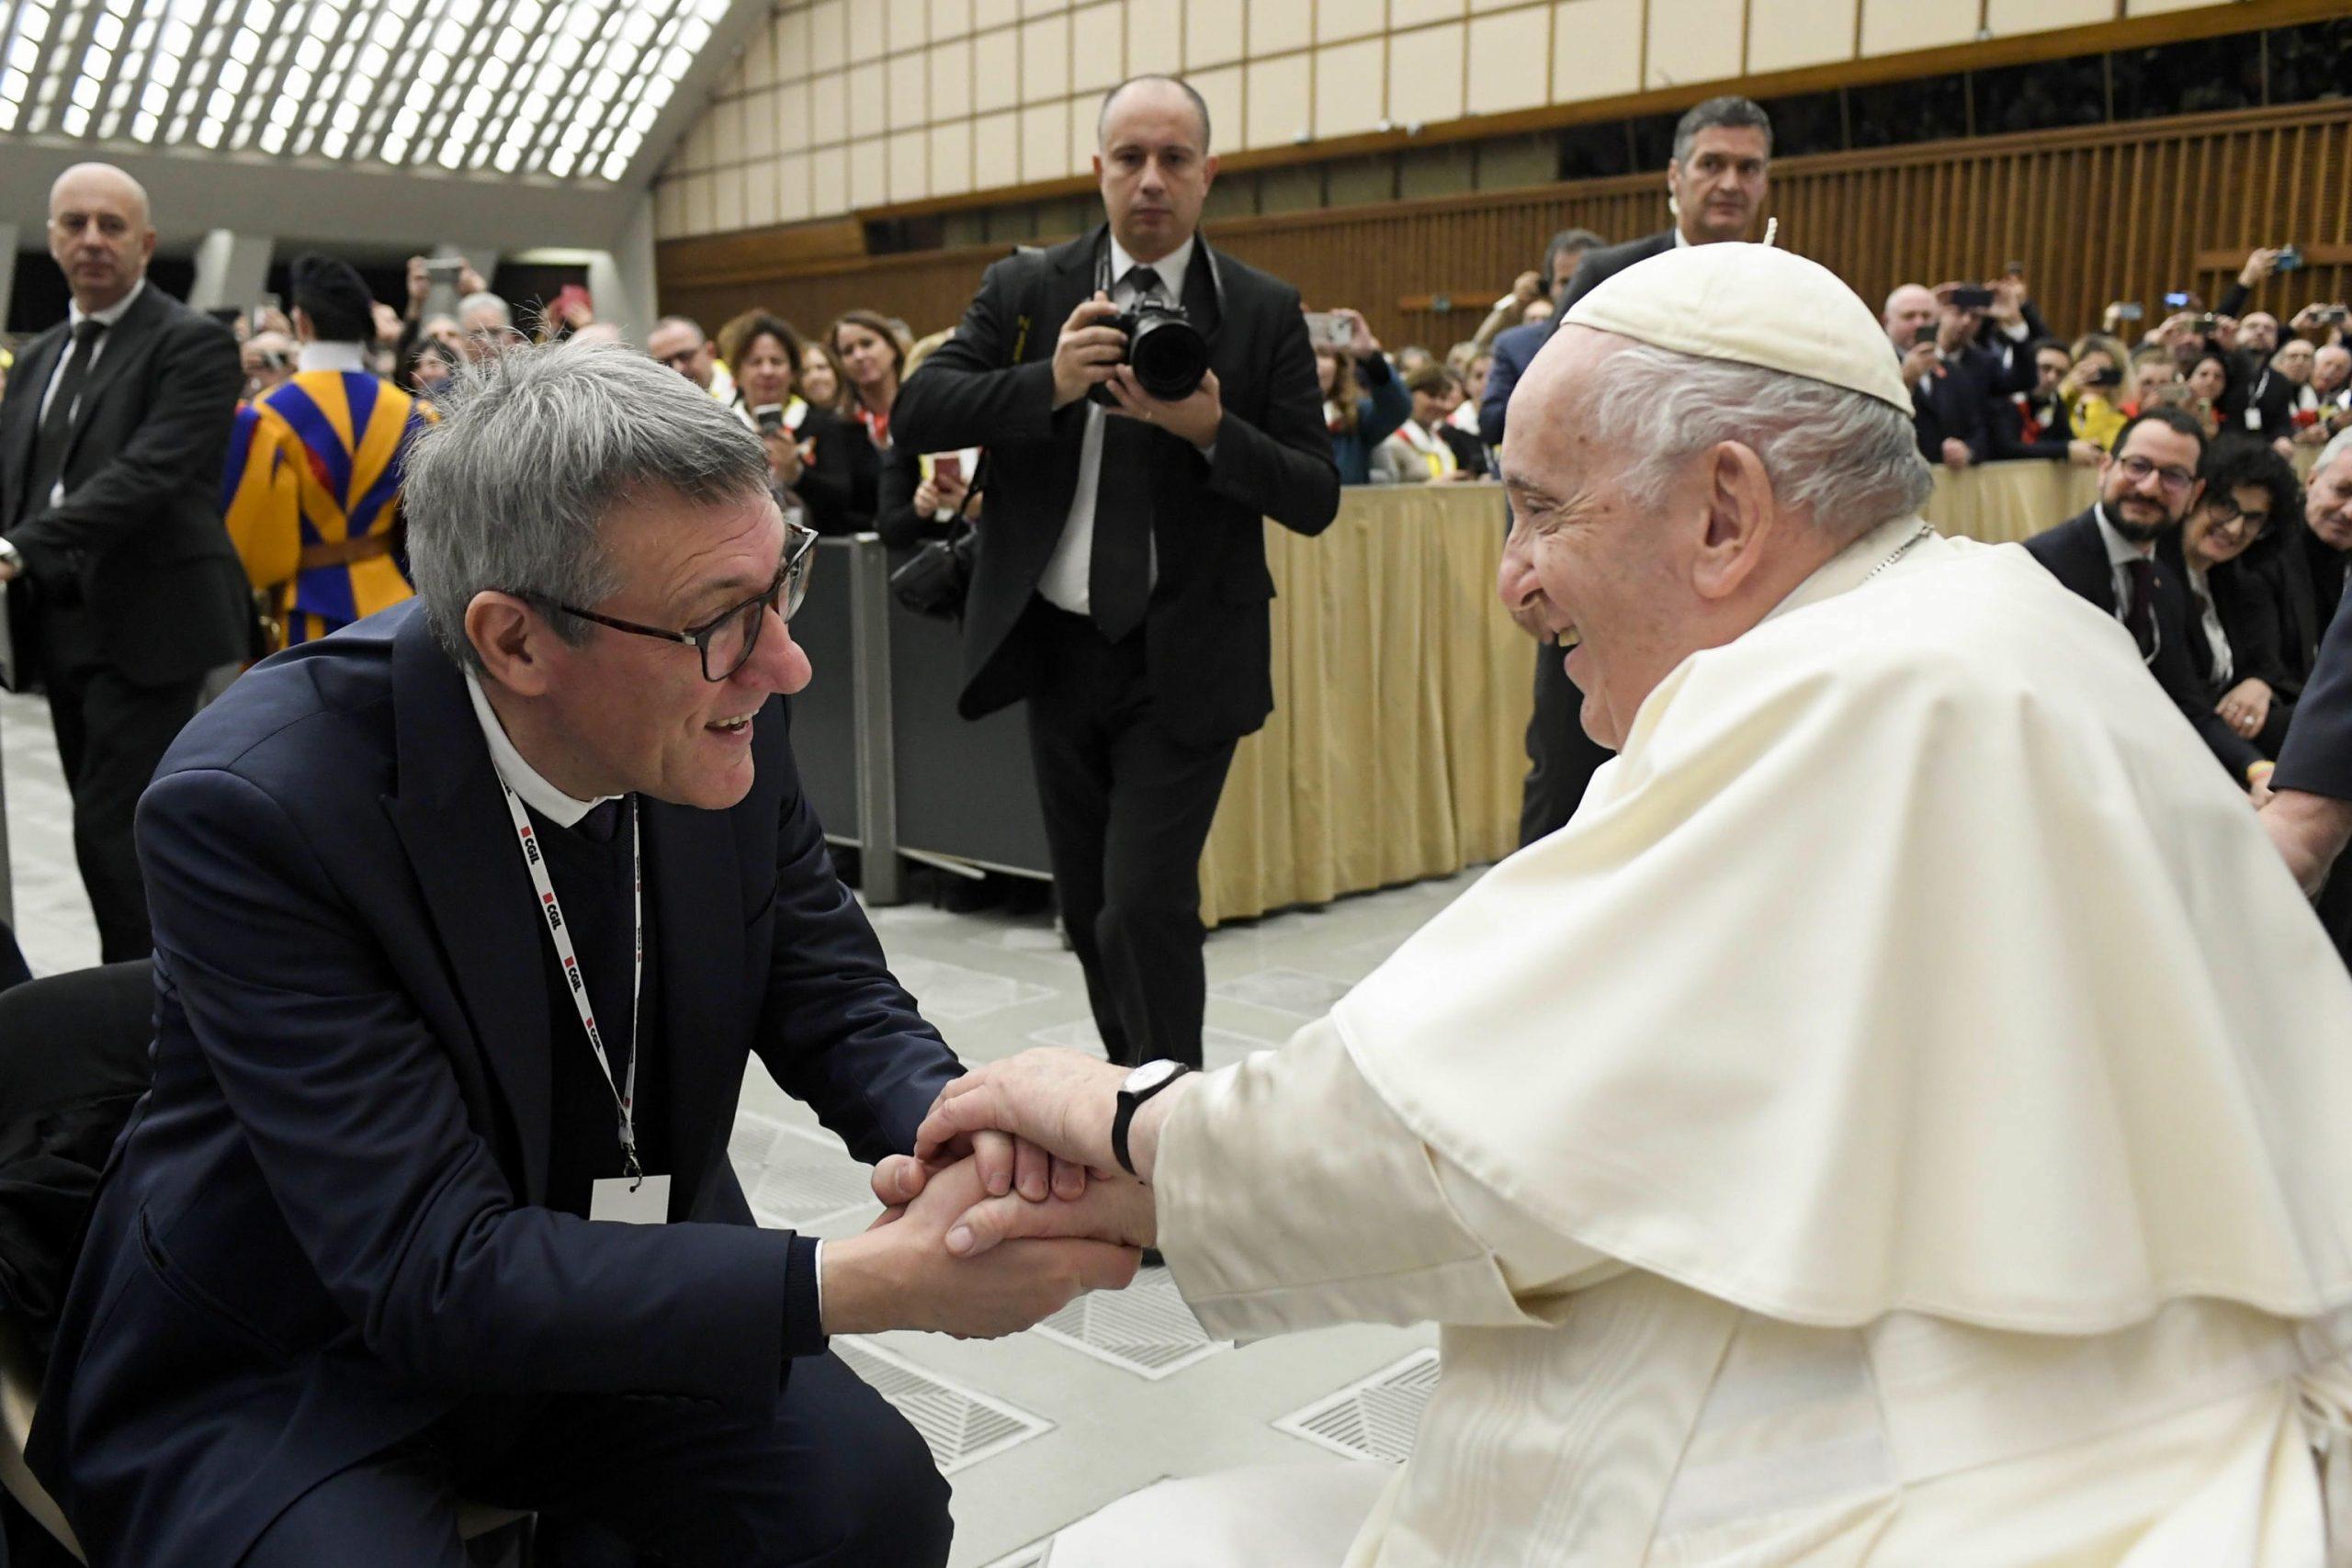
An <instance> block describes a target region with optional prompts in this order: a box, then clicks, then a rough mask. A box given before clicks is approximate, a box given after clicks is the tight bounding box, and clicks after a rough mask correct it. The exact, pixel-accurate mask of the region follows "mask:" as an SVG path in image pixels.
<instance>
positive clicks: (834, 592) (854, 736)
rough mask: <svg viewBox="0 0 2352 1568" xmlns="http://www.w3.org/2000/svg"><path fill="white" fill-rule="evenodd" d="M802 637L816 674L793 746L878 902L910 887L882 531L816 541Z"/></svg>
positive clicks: (822, 813) (834, 834)
mask: <svg viewBox="0 0 2352 1568" xmlns="http://www.w3.org/2000/svg"><path fill="white" fill-rule="evenodd" d="M817 549H818V557H817V560H818V566H817V573H816V576H815V579H814V580H813V581H812V582H811V583H810V585H809V598H808V601H807V603H805V604H802V605H801V606H800V609H799V611H798V613H797V614H796V615H794V616H793V617H792V636H793V640H794V641H796V642H797V643H799V644H800V646H801V648H802V649H804V650H805V651H806V652H807V653H808V655H809V664H810V665H811V666H812V667H813V668H814V669H815V671H816V676H815V678H814V679H813V680H811V681H810V682H809V686H808V689H807V690H805V691H803V692H801V693H800V694H798V695H797V696H795V697H794V698H793V699H792V755H793V761H794V762H795V764H796V765H797V767H798V768H799V770H800V785H801V789H802V791H803V792H804V793H805V794H806V795H808V797H809V806H810V807H811V808H812V809H814V810H815V811H816V813H817V819H818V820H819V821H820V822H821V823H823V824H824V826H825V839H826V841H827V842H829V843H834V844H842V845H846V846H849V847H851V848H854V849H855V850H857V851H858V852H859V869H860V875H859V882H860V885H861V887H862V890H863V891H864V893H865V898H866V901H867V902H868V903H870V904H895V903H898V902H899V900H900V899H901V898H902V897H905V894H904V890H903V878H902V875H901V868H900V866H899V841H898V812H897V805H896V801H895V798H894V796H893V794H892V789H891V767H892V764H891V755H892V745H891V723H892V720H891V712H890V630H889V605H890V594H889V575H890V573H889V563H888V557H887V555H886V553H885V552H884V550H883V547H882V540H881V538H880V536H878V535H874V534H857V535H852V536H847V537H829V538H823V539H820V540H818V541H817Z"/></svg>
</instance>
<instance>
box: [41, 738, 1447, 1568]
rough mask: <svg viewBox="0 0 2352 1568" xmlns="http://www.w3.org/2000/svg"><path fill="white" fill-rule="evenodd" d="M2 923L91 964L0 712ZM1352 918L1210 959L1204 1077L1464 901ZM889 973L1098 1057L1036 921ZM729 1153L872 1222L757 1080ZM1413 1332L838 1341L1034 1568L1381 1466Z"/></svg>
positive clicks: (991, 1037)
mask: <svg viewBox="0 0 2352 1568" xmlns="http://www.w3.org/2000/svg"><path fill="white" fill-rule="evenodd" d="M0 750H4V752H5V760H6V790H7V795H6V803H7V816H8V829H9V834H10V840H11V848H12V852H13V854H12V859H13V863H14V870H15V892H16V908H17V930H18V934H19V937H20V939H21V941H22V942H23V943H24V946H25V950H26V953H27V956H28V958H29V959H30V960H31V962H32V965H33V968H34V970H35V972H36V973H50V972H53V971H55V970H59V969H63V968H71V967H75V966H78V965H81V964H88V963H92V962H95V961H96V953H97V942H96V933H95V931H94V930H93V928H92V927H91V924H90V917H89V908H88V906H87V904H86V903H85V901H84V899H83V897H82V891H81V885H80V882H79V880H78V877H77V876H76V874H75V872H74V858H73V851H72V840H71V833H70V822H71V818H70V813H69V811H68V808H67V804H66V798H65V791H64V787H63V784H62V779H61V778H60V776H59V774H58V771H57V761H56V754H55V750H54V747H53V746H52V744H51V739H50V733H49V724H48V716H47V715H46V713H45V712H43V711H42V709H41V705H40V702H39V701H38V700H36V699H28V698H21V697H15V696H8V695H0ZM1474 876H1475V874H1464V875H1463V876H1460V877H1455V878H1453V879H1450V880H1447V881H1442V882H1432V883H1424V884H1419V885H1416V886H1408V887H1400V888H1395V889H1391V890H1389V891H1386V892H1384V893H1379V894H1374V895H1371V896H1368V897H1358V898H1350V899H1345V900H1342V901H1341V902H1340V903H1339V904H1336V905H1333V906H1331V907H1330V908H1325V909H1320V910H1302V911H1295V912H1292V913H1288V914H1283V915H1277V916H1273V917H1272V918H1269V919H1263V920H1259V921H1256V922H1253V923H1250V924H1248V925H1242V926H1235V927H1228V928H1227V929H1225V930H1222V931H1216V933H1214V934H1213V935H1212V936H1211V937H1210V939H1209V946H1208V974H1209V1004H1208V1019H1209V1028H1208V1035H1207V1055H1208V1059H1209V1063H1210V1065H1211V1066H1221V1065H1224V1064H1226V1063H1229V1062H1232V1061H1235V1060H1238V1059H1239V1058H1240V1057H1241V1056H1242V1055H1247V1054H1248V1053H1250V1052H1252V1051H1259V1050H1264V1049H1268V1048H1270V1047H1272V1046H1275V1045H1279V1044H1280V1043H1282V1042H1283V1040H1284V1039H1286V1038H1287V1037H1288V1036H1289V1035H1290V1033H1291V1032H1293V1031H1294V1030H1295V1029H1297V1028H1298V1027H1299V1025H1300V1024H1301V1023H1303V1022H1305V1021H1307V1020H1308V1019H1310V1018H1313V1017H1316V1016H1317V1015H1319V1014H1320V1013H1321V1012H1323V1011H1324V1010H1327V1009H1328V1008H1329V1006H1330V1005H1331V1003H1332V1002H1333V1001H1334V1000H1335V999H1336V998H1339V997H1340V995H1342V994H1343V993H1344V992H1345V991H1346V990H1347V988H1348V987H1350V986H1351V985H1352V984H1354V983H1355V982H1356V981H1357V980H1360V979H1362V978H1363V976H1365V975H1366V974H1368V973H1369V972H1370V971H1371V970H1372V968H1373V967H1374V965H1375V964H1379V963H1380V962H1381V960H1382V959H1384V958H1385V957H1386V956H1387V954H1388V953H1389V952H1390V951H1391V950H1392V949H1394V948H1395V947H1396V945H1397V943H1398V942H1402V941H1403V940H1404V939H1405V938H1406V937H1407V936H1408V935H1409V934H1410V933H1411V932H1412V931H1415V930H1417V929H1418V928H1419V926H1420V925H1421V924H1423V923H1424V922H1425V921H1427V920H1428V919H1430V916H1431V915H1433V914H1435V913H1436V912H1437V911H1438V910H1439V909H1441V908H1443V907H1444V906H1445V905H1446V904H1447V903H1448V902H1449V901H1451V900H1452V899H1453V897H1455V896H1456V895H1458V894H1459V893H1460V892H1461V891H1462V889H1463V888H1464V887H1466V886H1468V885H1469V883H1470V881H1471V880H1473V878H1474ZM873 919H874V924H875V927H876V931H878V932H879V933H880V935H881V939H882V942H883V946H884V947H885V949H886V950H887V951H888V953H889V955H890V961H891V964H892V967H893V968H894V969H895V970H896V972H897V973H898V975H899V978H900V979H901V980H902V981H904V982H905V984H906V986H907V987H908V989H909V990H910V991H911V992H912V993H913V994H914V996H915V997H916V998H917V1000H918V1001H920V1002H921V1003H922V1007H923V1010H924V1012H925V1014H926V1015H927V1016H929V1017H930V1018H932V1019H933V1021H936V1022H937V1023H938V1024H939V1025H940V1027H941V1029H942V1031H943V1032H944V1033H945V1034H946V1036H947V1040H948V1043H950V1044H952V1045H953V1046H955V1047H956V1050H957V1051H958V1052H959V1053H960V1054H962V1055H964V1056H965V1057H966V1058H967V1060H971V1061H989V1060H992V1059H994V1058H996V1057H999V1056H1003V1055H1011V1054H1012V1053H1013V1052H1016V1051H1021V1050H1025V1049H1027V1048H1028V1047H1029V1046H1031V1045H1033V1044H1037V1043H1048V1044H1057V1045H1069V1046H1073V1047H1076V1048H1078V1049H1081V1050H1090V1051H1099V1050H1100V1049H1101V1048H1102V1047H1101V1043H1100V1041H1099V1039H1098V1038H1097V1037H1096V1034H1095V1032H1094V1026H1093V1023H1092V1021H1091V1019H1089V1017H1088V1016H1087V1009H1086V1001H1085V995H1084V992H1083V989H1082V987H1081V986H1080V979H1079V972H1078V964H1077V962H1076V961H1075V960H1074V959H1072V958H1071V957H1070V956H1069V953H1066V952H1065V951H1063V949H1062V947H1061V944H1060V942H1058V941H1057V939H1056V937H1055V934H1054V931H1053V926H1052V923H1051V921H1050V920H1049V919H1046V918H1045V917H1042V916H1032V917H1022V918H1013V917H1006V916H997V915H989V914H977V915H956V914H948V913H945V912H943V911H940V910H936V909H933V908H927V907H923V906H920V905H910V906H906V907H903V908H891V909H879V910H876V911H874V915H873ZM731 1152H732V1154H733V1156H734V1160H735V1165H736V1169H737V1171H738V1172H739V1174H740V1175H741V1177H742V1179H743V1184H744V1190H745V1191H746V1192H747V1193H748V1194H749V1195H750V1197H751V1200H752V1206H753V1208H754V1209H755V1211H756V1212H757V1213H759V1214H760V1216H761V1217H762V1219H763V1221H765V1222H767V1223H770V1224H788V1225H792V1226H794V1227H796V1228H799V1229H803V1230H806V1231H809V1232H811V1233H813V1234H816V1235H841V1234H845V1233H848V1232H852V1231H855V1230H859V1229H863V1228H864V1227H865V1224H867V1222H868V1221H869V1220H870V1219H871V1218H872V1217H873V1215H874V1213H875V1212H876V1211H875V1205H874V1202H873V1200H872V1199H871V1197H870V1196H869V1195H868V1193H867V1190H866V1185H865V1178H864V1173H863V1168H862V1167H859V1166H857V1165H856V1164H855V1163H854V1162H853V1161H852V1160H851V1159H850V1158H849V1156H848V1154H847V1153H846V1151H844V1150H843V1149H842V1145H840V1143H839V1142H838V1141H837V1140H836V1139H834V1138H833V1137H832V1135H831V1134H829V1133H826V1132H825V1131H824V1130H823V1129H821V1128H820V1127H819V1126H818V1125H817V1124H816V1119H815V1117H814V1116H813V1115H811V1114H810V1113H809V1111H807V1110H806V1109H804V1108H803V1107H801V1106H800V1105H798V1104H797V1103H796V1102H794V1101H792V1100H788V1099H786V1097H785V1095H784V1093H783V1091H782V1090H780V1089H777V1088H776V1087H775V1084H774V1083H773V1082H771V1081H770V1080H769V1078H768V1077H767V1075H766V1074H765V1072H764V1071H763V1070H762V1069H761V1068H760V1067H759V1066H756V1065H754V1066H753V1067H752V1071H751V1074H750V1075H749V1077H747V1079H746V1081H745V1083H744V1087H743V1100H742V1110H741V1115H740V1116H739V1118H738V1121H737V1123H736V1129H735V1136H734V1139H733V1143H732V1149H731ZM1434 1342H1435V1336H1434V1334H1433V1333H1432V1332H1430V1331H1428V1330H1397V1329H1390V1328H1370V1327H1351V1328H1342V1329H1332V1330H1327V1331H1324V1332H1321V1333H1317V1334H1310V1335H1303V1336H1298V1337H1291V1338H1284V1339H1271V1340H1263V1341H1260V1342H1258V1343H1255V1344H1251V1345H1249V1346H1246V1347H1242V1348H1234V1347H1231V1346H1227V1345H1218V1344H1212V1343H1210V1342H1209V1341H1208V1340H1207V1338H1206V1337H1204V1335H1203V1334H1202V1333H1201V1331H1200V1328H1199V1325H1196V1324H1195V1323H1193V1319H1192V1316H1191V1314H1189V1313H1187V1312H1186V1311H1185V1310H1184V1307H1183V1303H1182V1300H1181V1299H1180V1298H1179V1297H1178V1296H1177V1294H1176V1292H1175V1291H1174V1289H1173V1287H1172V1286H1171V1285H1170V1282H1169V1280H1168V1279H1167V1277H1166V1275H1165V1273H1164V1272H1160V1271H1156V1270H1155V1271H1148V1272H1147V1273H1146V1274H1145V1275H1144V1276H1143V1277H1142V1278H1141V1279H1140V1280H1138V1281H1137V1282H1136V1285H1135V1286H1134V1287H1132V1288H1131V1289H1130V1290H1128V1291H1126V1292H1122V1293H1119V1294H1116V1295H1103V1296H1097V1297H1093V1298H1089V1299H1087V1300H1084V1301H1081V1302H1080V1303H1075V1304H1073V1305H1072V1306H1070V1307H1069V1308H1068V1309H1066V1310H1065V1311H1064V1312H1062V1313H1060V1314H1057V1316H1056V1317H1054V1318H1053V1319H1051V1320H1049V1321H1048V1322H1046V1324H1044V1325H1040V1326H1038V1327H1037V1328H1035V1329H1034V1330H1032V1331H1031V1332H1029V1333H1026V1334H1021V1335H1015V1336H1013V1337H1011V1338H1007V1339H1001V1340H995V1341H991V1342H986V1343H981V1342H964V1341H958V1340H953V1339H945V1338H940V1337H932V1336H925V1335H918V1334H889V1335H883V1336H879V1337H875V1338H872V1339H868V1340H862V1341H842V1342H837V1343H840V1344H841V1345H842V1353H843V1355H844V1356H845V1357H846V1358H848V1359H849V1360H850V1361H851V1364H852V1365H853V1366H854V1368H855V1369H856V1370H857V1371H858V1372H859V1373H860V1375H862V1376H864V1377H865V1378H866V1379H867V1380H868V1381H870V1382H873V1383H874V1384H875V1385H876V1387H878V1388H880V1389H881V1390H882V1392H883V1393H885V1394H886V1395H888V1397H889V1398H890V1399H891V1400H892V1401H893V1402H894V1403H896V1404H899V1407H900V1408H901V1409H902V1410H904V1411H906V1413H907V1414H908V1416H909V1417H910V1419H912V1420H913V1421H914V1423H915V1425H916V1426H917V1427H918V1429H920V1430H921V1431H922V1433H923V1435H924V1437H925V1438H926V1439H927V1440H928V1441H929V1442H930V1444H931V1446H932V1449H933V1453H934V1455H935V1456H936V1457H937V1458H938V1460H939V1462H940V1466H941V1469H942V1470H943V1471H944V1472H946V1473H947V1474H948V1476H949V1477H950V1479H951V1481H952V1483H953V1484H954V1487H955V1510H956V1525H957V1529H956V1554H955V1557H954V1559H953V1562H954V1564H955V1568H1031V1565H1032V1564H1034V1563H1035V1562H1037V1561H1038V1560H1039V1557H1040V1555H1041V1554H1042V1551H1043V1550H1044V1547H1045V1544H1046V1542H1047V1541H1048V1540H1050V1539H1051V1537H1052V1535H1053V1533H1054V1531H1056V1530H1057V1529H1060V1528H1061V1527H1062V1526H1063V1525H1066V1524H1068V1523H1069V1522H1070V1521H1071V1520H1073V1519H1077V1518H1080V1517H1083V1516H1085V1515H1086V1514H1089V1513H1091V1512H1092V1511H1093V1510H1094V1509H1096V1508H1098V1507H1100V1506H1103V1504H1105V1503H1108V1502H1110V1501H1112V1500H1113V1499H1114V1498H1117V1497H1120V1496H1122V1495H1125V1494H1126V1493H1128V1492H1131V1491H1133V1490H1135V1489H1136V1488H1137V1487H1140V1486H1145V1485H1148V1484H1149V1483H1152V1482H1154V1481H1157V1480H1159V1479H1160V1478H1162V1477H1165V1476H1169V1475H1187V1474H1195V1473H1199V1472H1204V1471H1210V1470H1216V1469H1221V1468H1224V1467H1227V1466H1231V1465H1241V1464H1250V1463H1257V1462H1276V1463H1279V1462H1283V1461H1291V1462H1295V1461H1299V1460H1301V1459H1311V1458H1314V1457H1315V1456H1317V1455H1318V1454H1321V1455H1329V1456H1332V1457H1333V1458H1335V1459H1336V1458H1337V1457H1338V1456H1340V1455H1347V1456H1350V1457H1364V1458H1368V1459H1385V1460H1392V1461H1393V1460H1394V1459H1396V1458H1397V1457H1400V1456H1401V1455H1402V1454H1403V1453H1404V1452H1405V1451H1406V1450H1408V1447H1409V1444H1410V1441H1411V1434H1412V1430H1413V1427H1414V1424H1415V1422H1416V1421H1417V1420H1418V1418H1419V1412H1420V1407H1421V1404H1422V1401H1423V1400H1424V1399H1425V1398H1426V1397H1427V1394H1428V1391H1429V1386H1430V1381H1431V1379H1432V1377H1433V1369H1434V1352H1433V1351H1432V1350H1431V1348H1430V1347H1431V1346H1432V1345H1433V1344H1434Z"/></svg>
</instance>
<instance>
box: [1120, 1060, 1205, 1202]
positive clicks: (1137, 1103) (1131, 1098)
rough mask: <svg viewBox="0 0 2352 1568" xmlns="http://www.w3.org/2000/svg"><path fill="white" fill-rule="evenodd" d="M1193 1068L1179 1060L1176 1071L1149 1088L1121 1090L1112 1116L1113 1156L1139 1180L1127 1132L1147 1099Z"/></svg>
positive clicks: (1121, 1166)
mask: <svg viewBox="0 0 2352 1568" xmlns="http://www.w3.org/2000/svg"><path fill="white" fill-rule="evenodd" d="M1192 1070H1193V1069H1192V1068H1191V1067H1189V1066H1185V1065H1184V1064H1183V1063H1182V1062H1179V1063H1177V1064H1176V1070H1175V1071H1174V1072H1172V1073H1170V1074H1169V1075H1168V1076H1167V1077H1164V1078H1162V1079H1160V1080H1159V1082H1158V1083H1156V1084H1153V1085H1152V1086H1151V1087H1150V1088H1149V1089H1143V1090H1140V1091H1138V1090H1136V1089H1120V1090H1119V1105H1118V1109H1117V1110H1116V1111H1114V1112H1113V1113H1112V1116H1111V1157H1112V1158H1114V1159H1115V1160H1117V1161H1118V1162H1119V1168H1120V1169H1121V1170H1124V1171H1125V1172H1126V1173H1127V1174H1128V1175H1129V1176H1132V1177H1135V1178H1136V1179H1137V1180H1141V1179H1142V1176H1141V1173H1139V1172H1138V1171H1137V1170H1136V1162H1135V1156H1133V1155H1131V1154H1130V1153H1129V1152H1128V1150H1127V1133H1128V1130H1129V1129H1130V1128H1132V1127H1133V1126H1134V1125H1135V1120H1136V1111H1140V1110H1142V1109H1143V1102H1144V1101H1145V1100H1149V1099H1150V1098H1151V1097H1152V1096H1153V1095H1155V1094H1158V1093H1159V1091H1160V1090H1162V1089H1166V1088H1167V1087H1168V1086H1169V1085H1170V1084H1172V1083H1174V1082H1175V1081H1176V1080H1177V1079H1179V1078H1181V1077H1183V1076H1184V1075H1185V1074H1186V1073H1189V1072H1191V1071H1192Z"/></svg>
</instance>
